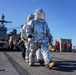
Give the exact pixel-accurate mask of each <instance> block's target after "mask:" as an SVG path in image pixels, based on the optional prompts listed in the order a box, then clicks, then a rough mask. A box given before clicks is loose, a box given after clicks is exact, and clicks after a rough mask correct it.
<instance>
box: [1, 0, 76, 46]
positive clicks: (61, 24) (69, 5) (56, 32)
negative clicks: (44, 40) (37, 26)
mask: <svg viewBox="0 0 76 75" xmlns="http://www.w3.org/2000/svg"><path fill="white" fill-rule="evenodd" d="M38 8H42V9H43V11H44V13H45V21H46V22H47V23H48V26H49V28H50V32H51V34H52V36H53V39H54V41H55V39H58V38H66V39H72V43H73V45H76V32H75V30H76V28H75V27H76V0H0V16H1V15H2V13H4V15H5V20H8V21H12V23H11V24H7V25H6V27H7V29H8V33H9V32H10V31H11V30H12V29H17V33H19V32H20V27H21V25H22V24H24V23H26V17H27V16H28V15H29V14H33V13H34V11H35V10H36V9H38Z"/></svg>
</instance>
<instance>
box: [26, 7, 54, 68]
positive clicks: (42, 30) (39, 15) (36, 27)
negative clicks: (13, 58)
mask: <svg viewBox="0 0 76 75" xmlns="http://www.w3.org/2000/svg"><path fill="white" fill-rule="evenodd" d="M34 16H35V18H34V20H32V21H30V22H29V25H28V27H27V29H26V35H27V36H28V42H30V53H29V66H33V65H34V61H33V55H34V54H35V52H36V51H37V50H38V49H39V48H40V49H41V50H42V55H43V59H44V62H45V66H46V67H47V68H52V67H53V66H54V64H55V63H54V62H52V58H51V55H50V52H49V50H48V42H51V39H52V36H51V34H50V30H49V28H48V25H47V23H46V22H45V13H44V12H43V10H42V9H41V8H39V9H37V10H36V11H35V12H34Z"/></svg>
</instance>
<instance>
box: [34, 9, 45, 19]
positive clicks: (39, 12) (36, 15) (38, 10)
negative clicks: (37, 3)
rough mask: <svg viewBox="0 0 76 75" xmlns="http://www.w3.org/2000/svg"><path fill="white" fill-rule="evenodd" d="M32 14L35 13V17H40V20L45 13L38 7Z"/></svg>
mask: <svg viewBox="0 0 76 75" xmlns="http://www.w3.org/2000/svg"><path fill="white" fill-rule="evenodd" d="M34 15H35V19H42V20H44V19H45V13H44V12H43V10H42V9H41V8H38V9H37V10H36V11H35V12H34Z"/></svg>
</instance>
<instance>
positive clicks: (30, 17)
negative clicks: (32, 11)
mask: <svg viewBox="0 0 76 75" xmlns="http://www.w3.org/2000/svg"><path fill="white" fill-rule="evenodd" d="M33 19H34V16H33V15H29V16H28V17H27V18H26V20H27V22H29V21H31V20H33Z"/></svg>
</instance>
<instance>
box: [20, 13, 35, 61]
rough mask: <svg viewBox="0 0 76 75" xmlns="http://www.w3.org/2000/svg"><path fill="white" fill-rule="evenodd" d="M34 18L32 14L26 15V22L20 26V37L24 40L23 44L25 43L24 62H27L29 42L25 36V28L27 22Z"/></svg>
mask: <svg viewBox="0 0 76 75" xmlns="http://www.w3.org/2000/svg"><path fill="white" fill-rule="evenodd" d="M33 19H34V16H33V15H32V14H30V15H28V16H27V18H26V20H27V23H25V24H24V25H23V27H22V32H21V34H22V35H21V39H22V40H23V41H24V45H25V48H26V54H25V59H26V62H29V43H28V38H27V36H26V28H27V26H28V23H29V22H30V21H31V20H33Z"/></svg>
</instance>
